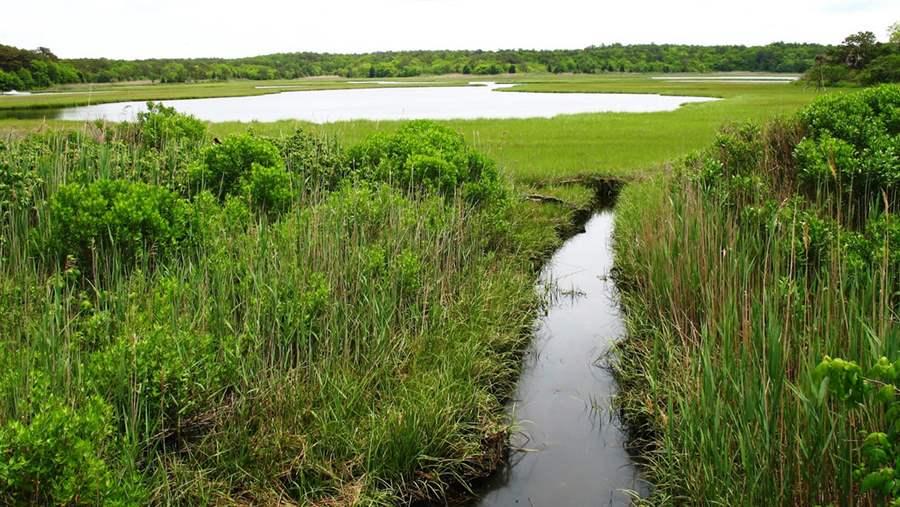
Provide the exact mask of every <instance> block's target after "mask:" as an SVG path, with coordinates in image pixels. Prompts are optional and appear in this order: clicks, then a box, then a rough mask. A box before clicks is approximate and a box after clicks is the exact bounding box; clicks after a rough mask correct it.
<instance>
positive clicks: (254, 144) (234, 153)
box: [190, 134, 284, 200]
mask: <svg viewBox="0 0 900 507" xmlns="http://www.w3.org/2000/svg"><path fill="white" fill-rule="evenodd" d="M202 159H203V160H202V161H201V162H199V163H198V164H195V165H194V166H193V167H192V168H191V171H190V179H191V184H192V187H193V189H194V192H195V193H196V192H199V191H201V190H209V191H210V192H212V193H213V195H215V196H216V197H218V198H219V199H220V200H224V199H225V197H226V196H228V195H238V194H240V193H241V189H242V186H243V184H244V182H245V180H246V178H247V176H249V174H250V173H251V171H252V169H253V164H259V165H260V166H262V167H284V161H283V160H282V159H281V154H280V153H279V150H278V147H277V146H276V145H275V144H274V143H273V142H272V141H270V140H268V139H264V138H261V137H257V136H254V135H252V134H240V135H234V136H229V137H227V138H225V140H224V141H222V142H221V144H213V145H211V146H209V147H208V148H207V149H206V150H205V151H204V153H203V157H202Z"/></svg>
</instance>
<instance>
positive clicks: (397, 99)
mask: <svg viewBox="0 0 900 507" xmlns="http://www.w3.org/2000/svg"><path fill="white" fill-rule="evenodd" d="M480 84H481V85H483V86H447V87H422V88H415V87H409V88H356V89H348V90H316V91H286V92H281V93H273V94H268V95H256V96H251V97H224V98H210V99H188V100H163V101H162V102H163V103H164V104H166V105H168V106H172V107H174V108H175V109H177V110H178V111H181V112H183V113H188V114H192V115H194V116H196V117H198V118H200V119H203V120H208V121H214V122H221V121H254V120H256V121H276V120H289V119H295V120H306V121H310V122H313V123H328V122H335V121H345V120H412V119H423V118H428V119H435V120H450V119H467V118H468V119H473V118H550V117H553V116H557V115H560V114H575V113H600V112H623V113H638V112H653V111H672V110H675V109H677V108H678V107H679V106H681V105H682V104H686V103H690V102H706V101H711V100H716V99H712V98H707V97H676V96H663V95H652V94H625V93H500V92H496V91H495V90H497V89H498V88H504V87H509V86H514V85H500V84H495V83H480ZM145 110H146V104H145V103H144V102H115V103H110V104H97V105H92V106H80V107H69V108H62V109H54V110H46V109H45V110H12V111H0V119H2V118H16V119H26V118H31V119H40V118H46V119H58V120H77V121H92V120H97V119H105V120H112V121H123V120H133V119H134V118H135V115H136V114H137V113H138V112H141V111H145Z"/></svg>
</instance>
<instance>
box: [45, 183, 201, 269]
mask: <svg viewBox="0 0 900 507" xmlns="http://www.w3.org/2000/svg"><path fill="white" fill-rule="evenodd" d="M189 210H190V206H189V204H188V203H187V202H186V201H184V200H182V199H180V198H179V197H178V196H177V195H176V194H175V193H173V192H171V191H169V190H167V189H164V188H162V187H158V186H155V185H148V184H146V183H136V182H130V181H124V180H99V181H96V182H93V183H90V184H87V185H83V184H68V185H63V186H61V187H60V189H59V191H58V192H57V193H56V194H54V195H53V197H52V198H51V200H50V211H51V218H52V222H51V228H52V231H51V249H52V250H53V251H54V252H55V253H56V254H58V255H60V256H66V255H74V256H76V258H78V259H79V260H80V261H82V262H85V263H89V261H90V260H91V259H93V252H94V249H95V248H96V247H101V246H115V248H116V249H117V250H118V252H119V253H120V255H121V256H122V257H123V258H126V259H133V258H134V257H135V256H137V255H138V254H139V253H142V252H143V253H150V252H156V253H158V254H165V253H167V252H168V251H170V250H173V249H175V248H176V247H178V246H179V245H180V244H181V243H182V242H183V241H185V240H186V239H187V238H188V234H189V228H188V225H189Z"/></svg>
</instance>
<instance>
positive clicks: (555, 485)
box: [477, 211, 646, 507]
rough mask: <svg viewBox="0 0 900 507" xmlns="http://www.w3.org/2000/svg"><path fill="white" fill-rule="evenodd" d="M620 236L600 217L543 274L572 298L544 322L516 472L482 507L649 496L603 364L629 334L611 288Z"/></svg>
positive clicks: (540, 506)
mask: <svg viewBox="0 0 900 507" xmlns="http://www.w3.org/2000/svg"><path fill="white" fill-rule="evenodd" d="M612 231H613V213H612V212H611V211H602V212H600V213H597V214H595V215H594V216H593V218H591V220H590V221H588V223H587V224H586V225H585V232H584V233H582V234H579V235H577V236H574V237H573V238H571V239H570V240H568V241H567V242H566V243H565V244H564V245H563V246H562V248H560V249H559V250H558V251H557V252H556V254H555V255H554V256H553V258H552V259H551V260H550V262H549V263H548V264H547V266H545V268H544V271H543V272H542V274H541V282H542V283H543V284H547V283H555V284H556V289H557V290H558V291H562V292H560V293H559V294H560V295H559V297H558V298H557V299H556V300H555V301H554V303H553V305H552V306H551V308H550V309H549V311H548V313H547V315H546V316H545V317H543V318H542V319H541V320H540V322H539V327H538V332H537V335H536V337H535V340H534V344H533V347H532V350H530V351H529V353H528V355H527V357H526V360H525V361H526V363H525V366H524V370H523V373H522V376H521V378H520V380H519V383H518V386H517V388H516V393H515V395H514V398H513V401H512V402H511V403H510V409H511V411H512V412H513V415H514V417H515V420H516V421H517V422H518V425H519V426H520V433H519V434H515V435H514V436H513V438H512V442H511V445H512V447H513V451H512V452H511V457H510V465H508V466H506V467H505V468H504V469H503V470H501V471H500V472H498V474H497V475H496V476H495V477H494V478H493V479H492V482H491V483H490V484H489V485H488V487H487V488H486V491H485V492H483V494H482V497H481V499H480V500H479V501H478V502H477V505H479V506H515V505H522V506H526V507H531V506H536V507H549V506H556V505H559V506H563V505H565V506H569V505H571V506H579V507H581V506H591V505H628V504H629V503H630V497H629V495H628V494H627V493H626V492H625V490H634V491H637V492H640V493H646V486H645V485H644V484H643V483H642V482H641V481H640V477H639V475H638V471H637V469H636V468H635V466H634V465H633V464H632V462H631V459H630V458H629V455H628V453H627V451H626V449H625V435H624V434H623V433H622V431H621V430H620V428H619V427H618V425H617V421H615V418H614V417H611V413H612V412H611V409H610V400H611V397H612V395H613V394H614V392H615V381H614V380H613V378H612V376H611V375H610V373H609V372H608V371H607V370H606V369H605V368H604V367H603V366H602V365H598V364H597V363H596V361H597V359H598V358H601V357H603V355H604V353H605V352H607V350H608V349H609V347H610V346H611V345H612V344H613V343H614V342H615V341H616V340H618V339H619V338H621V337H622V335H623V332H624V328H623V323H622V317H621V314H620V312H619V307H618V304H617V302H616V289H615V285H614V284H613V282H612V280H611V279H610V278H609V274H610V269H611V268H612V266H613V253H612V245H611V237H612ZM521 448H525V449H527V450H516V449H521Z"/></svg>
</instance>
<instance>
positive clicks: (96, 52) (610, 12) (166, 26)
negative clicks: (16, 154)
mask: <svg viewBox="0 0 900 507" xmlns="http://www.w3.org/2000/svg"><path fill="white" fill-rule="evenodd" d="M0 1H2V3H3V4H4V5H2V6H0V44H7V45H13V46H18V47H24V48H29V49H32V48H36V47H38V46H45V47H49V48H50V49H51V50H52V51H53V52H54V53H56V54H57V55H58V56H60V57H63V58H78V57H107V58H126V59H139V58H175V57H179V58H180V57H226V58H230V57H240V56H254V55H260V54H268V53H276V52H292V51H315V52H340V53H361V52H369V51H387V50H403V49H485V50H489V49H517V48H525V49H560V48H567V49H576V48H583V47H586V46H590V45H599V44H610V43H614V42H621V43H623V44H630V43H651V42H655V43H684V44H705V45H711V44H746V45H756V44H767V43H770V42H776V41H786V42H819V43H830V44H836V43H839V42H840V41H841V40H842V39H843V38H844V37H845V36H846V35H848V34H850V33H854V32H858V31H862V30H870V31H872V32H874V33H875V34H876V35H877V36H878V37H879V39H881V40H885V39H886V32H887V27H888V26H889V25H891V24H892V23H894V22H896V21H900V0H740V1H735V0H317V1H309V0H294V1H275V0H252V1H247V0H242V1H240V2H233V1H231V0H215V1H212V0H102V1H101V0H42V1H35V0H0Z"/></svg>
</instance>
